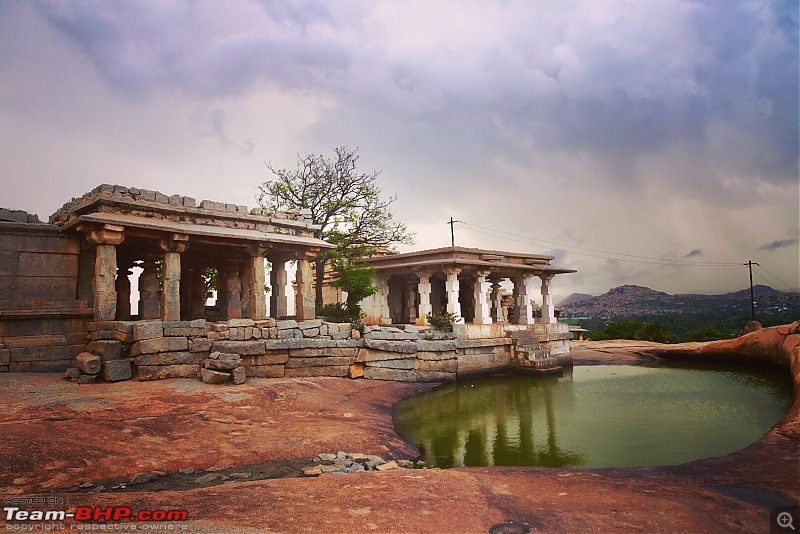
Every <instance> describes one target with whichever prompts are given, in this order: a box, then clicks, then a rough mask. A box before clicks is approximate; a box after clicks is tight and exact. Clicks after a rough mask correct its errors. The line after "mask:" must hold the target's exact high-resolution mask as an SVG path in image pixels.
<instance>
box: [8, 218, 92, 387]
mask: <svg viewBox="0 0 800 534" xmlns="http://www.w3.org/2000/svg"><path fill="white" fill-rule="evenodd" d="M79 252H80V243H79V241H78V239H75V238H68V237H65V236H63V235H61V234H60V233H59V229H58V228H57V227H55V226H51V225H46V224H29V223H19V224H18V223H7V222H0V372H2V371H36V372H60V371H64V370H65V369H67V368H68V367H69V366H70V365H72V362H73V361H74V359H75V357H76V356H77V355H78V354H79V353H80V352H82V351H83V350H84V348H85V345H86V330H87V323H88V322H89V321H90V320H91V317H92V310H91V308H90V307H89V304H88V302H87V301H86V300H81V299H79V298H78V294H79V288H78V278H79V276H78V275H79V270H80V265H79V263H80V262H79Z"/></svg>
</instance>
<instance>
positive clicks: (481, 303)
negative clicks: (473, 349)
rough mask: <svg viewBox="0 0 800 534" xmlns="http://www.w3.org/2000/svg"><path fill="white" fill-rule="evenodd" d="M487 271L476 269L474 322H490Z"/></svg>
mask: <svg viewBox="0 0 800 534" xmlns="http://www.w3.org/2000/svg"><path fill="white" fill-rule="evenodd" d="M487 276H489V271H478V272H477V273H475V285H474V294H475V317H474V318H473V319H472V322H473V323H474V324H492V314H491V309H490V308H489V282H487V281H486V277H487Z"/></svg>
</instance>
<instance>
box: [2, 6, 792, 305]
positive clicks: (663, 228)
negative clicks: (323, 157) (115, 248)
mask: <svg viewBox="0 0 800 534" xmlns="http://www.w3.org/2000/svg"><path fill="white" fill-rule="evenodd" d="M798 142H799V141H798V4H797V2H796V0H786V1H782V0H774V1H766V0H762V1H752V2H746V1H738V0H730V1H725V2H720V1H715V0H708V1H692V0H656V1H652V2H640V1H636V0H553V1H549V0H537V1H533V0H527V1H515V0H497V1H493V2H490V1H487V0H481V1H470V0H452V1H446V0H441V1H430V0H425V1H414V0H403V1H380V0H379V1H371V0H369V1H368V0H337V1H336V2H324V1H322V0H299V1H294V2H289V1H279V0H261V1H255V0H252V1H244V0H231V1H226V2H218V1H202V0H199V1H177V0H175V1H171V0H165V1H147V2H141V1H131V2H128V1H122V0H116V1H110V0H108V1H70V2H63V1H50V2H48V1H43V2H28V1H24V2H23V1H15V0H4V1H2V2H0V156H1V159H0V171H1V172H2V180H0V206H2V207H7V208H12V209H24V210H28V211H31V212H35V213H38V214H39V216H40V217H41V218H43V219H46V218H47V216H49V215H50V214H51V213H52V212H54V211H55V210H56V209H57V208H58V207H60V206H61V205H62V204H63V203H64V202H65V201H67V200H68V199H70V198H71V197H73V196H79V195H81V194H83V193H84V192H86V191H88V190H90V189H92V188H93V187H94V186H96V185H98V184H100V183H116V184H121V185H128V186H135V187H140V188H148V189H156V190H159V191H162V192H164V193H166V194H175V193H178V194H184V195H189V196H193V197H195V198H197V199H198V200H200V199H212V200H220V201H226V202H234V203H238V204H247V205H248V206H253V205H254V204H255V201H254V195H255V192H256V187H257V186H258V184H260V183H261V182H263V181H264V180H266V179H267V178H269V177H270V174H269V171H268V170H267V168H266V166H265V162H267V161H269V162H272V164H273V165H275V166H277V167H289V168H291V167H294V166H295V164H296V160H297V154H298V153H305V152H317V153H319V152H322V153H325V154H331V153H332V151H331V148H332V147H334V146H340V145H347V146H350V147H358V148H359V153H360V155H361V159H360V163H361V165H362V169H363V170H366V171H371V170H382V174H381V177H380V180H381V184H382V186H383V190H384V192H385V193H386V194H396V195H397V196H398V200H397V202H396V203H395V211H396V214H397V217H398V218H399V219H400V220H402V221H404V222H406V223H407V224H408V226H409V227H410V229H411V230H413V231H414V232H416V234H417V244H416V245H415V247H414V248H430V247H438V246H446V245H448V244H449V241H450V233H449V226H448V225H447V224H446V222H447V221H448V219H449V218H450V217H453V218H454V219H457V220H459V221H463V223H459V224H457V225H456V230H455V231H456V242H457V244H460V245H464V246H475V247H484V248H494V249H502V250H516V251H522V252H537V253H548V254H553V255H554V256H556V263H558V264H560V265H563V266H567V267H571V268H575V269H578V271H579V272H578V273H576V274H573V275H565V276H561V277H558V278H557V279H556V281H555V285H556V293H557V295H566V294H568V293H570V292H585V293H593V294H599V293H602V292H605V291H607V290H608V289H609V288H611V287H613V286H616V285H620V284H624V283H629V284H639V285H646V286H649V287H652V288H654V289H658V290H662V291H667V292H670V293H684V292H700V293H713V292H726V291H733V290H738V289H742V288H744V287H746V285H747V270H746V268H744V267H742V266H741V265H722V264H729V263H732V264H741V263H743V262H746V261H747V260H749V259H752V260H754V261H757V262H759V263H760V264H761V265H762V266H763V267H764V269H765V270H759V269H756V272H755V274H756V278H755V281H756V282H757V283H769V284H770V285H772V286H773V287H775V288H777V289H783V290H787V289H788V288H789V287H790V288H793V289H795V290H796V289H797V287H798V285H799V284H800V282H799V281H798V276H799V274H798V261H799V260H798V255H799V253H798V226H800V222H799V215H798V205H799V204H800V191H798V188H799V185H798ZM405 250H407V249H405ZM665 260H670V261H665ZM678 262H679V263H678ZM787 286H788V287H787Z"/></svg>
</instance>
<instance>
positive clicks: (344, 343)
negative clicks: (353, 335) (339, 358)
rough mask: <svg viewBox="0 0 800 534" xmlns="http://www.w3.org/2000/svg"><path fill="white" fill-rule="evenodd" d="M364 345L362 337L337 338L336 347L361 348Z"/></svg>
mask: <svg viewBox="0 0 800 534" xmlns="http://www.w3.org/2000/svg"><path fill="white" fill-rule="evenodd" d="M363 346H364V341H363V340H361V339H337V340H336V347H339V348H350V347H355V348H361V347H363Z"/></svg>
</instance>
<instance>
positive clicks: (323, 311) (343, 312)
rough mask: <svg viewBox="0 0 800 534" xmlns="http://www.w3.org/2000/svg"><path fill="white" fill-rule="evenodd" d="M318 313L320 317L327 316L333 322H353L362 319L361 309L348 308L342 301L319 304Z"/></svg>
mask: <svg viewBox="0 0 800 534" xmlns="http://www.w3.org/2000/svg"><path fill="white" fill-rule="evenodd" d="M316 314H317V315H318V316H320V317H325V319H327V320H328V321H330V322H332V323H352V322H355V321H360V319H361V313H360V309H359V310H351V309H348V308H347V307H346V306H345V305H344V304H343V303H341V302H338V303H336V304H323V305H322V306H317V311H316Z"/></svg>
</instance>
